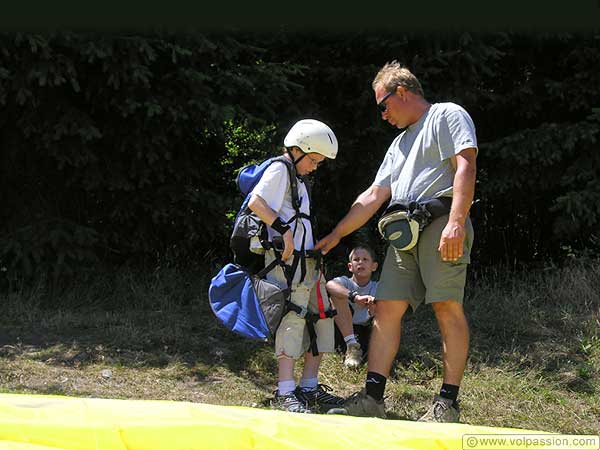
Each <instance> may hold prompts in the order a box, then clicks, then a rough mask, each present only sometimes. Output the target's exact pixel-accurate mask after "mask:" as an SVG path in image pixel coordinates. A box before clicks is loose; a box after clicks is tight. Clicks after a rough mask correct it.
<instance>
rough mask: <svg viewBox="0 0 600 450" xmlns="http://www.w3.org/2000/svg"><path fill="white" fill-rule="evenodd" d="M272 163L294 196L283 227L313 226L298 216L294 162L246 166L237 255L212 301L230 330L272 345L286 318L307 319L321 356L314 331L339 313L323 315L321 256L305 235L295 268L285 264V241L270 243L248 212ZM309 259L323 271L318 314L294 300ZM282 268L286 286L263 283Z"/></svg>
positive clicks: (240, 180) (233, 242)
mask: <svg viewBox="0 0 600 450" xmlns="http://www.w3.org/2000/svg"><path fill="white" fill-rule="evenodd" d="M274 162H281V163H283V164H284V165H285V167H286V169H287V171H288V175H289V179H290V188H291V189H290V190H291V194H292V206H293V208H294V211H295V214H294V216H293V217H292V218H290V219H289V220H288V221H287V222H284V225H288V226H290V225H291V224H293V223H294V222H295V224H296V226H295V227H294V233H295V232H296V231H297V224H298V223H300V224H302V226H303V227H304V223H303V221H302V220H301V219H308V220H309V221H310V223H311V226H312V223H313V220H312V217H311V216H310V215H307V214H305V213H302V212H300V199H299V197H298V178H297V174H296V167H295V165H294V163H293V162H292V161H290V160H289V159H288V158H286V157H284V156H279V157H274V158H270V159H267V160H266V161H263V162H262V163H261V164H258V165H256V164H251V165H248V166H245V167H243V168H242V169H241V170H240V172H239V174H238V177H237V180H236V183H237V185H238V187H239V189H240V191H241V192H242V194H244V195H245V196H246V197H245V199H244V202H243V203H242V206H241V208H240V210H239V212H238V214H237V215H236V218H235V222H234V226H233V232H232V234H231V239H230V247H231V249H232V251H233V254H234V263H229V264H227V265H225V266H224V267H223V268H222V269H221V270H220V271H219V273H218V274H217V275H215V277H213V278H212V280H211V284H210V287H209V291H208V294H209V301H210V305H211V308H212V310H213V312H214V314H215V315H216V316H217V318H218V319H219V320H220V321H221V322H222V323H223V324H224V325H225V326H226V327H227V328H229V329H230V330H232V331H235V332H237V333H239V334H241V335H243V336H246V337H249V338H254V339H261V340H268V339H269V338H273V337H274V336H275V333H276V331H277V328H278V327H279V324H280V323H281V320H282V319H283V317H284V316H285V315H286V314H287V313H288V311H294V312H295V313H296V314H298V316H299V317H301V318H303V319H304V320H306V324H307V330H308V334H309V337H310V348H311V351H312V353H313V355H315V356H316V355H318V349H317V344H316V337H317V336H316V332H315V328H314V324H315V323H316V322H317V321H318V320H320V319H325V318H331V317H333V316H335V314H336V312H337V311H336V310H335V309H331V308H330V309H329V311H325V307H324V301H323V296H322V293H321V289H320V282H321V276H322V261H321V254H320V252H318V251H313V250H305V249H304V247H305V238H306V230H304V233H303V237H302V245H301V248H300V250H294V253H293V260H292V264H291V265H287V264H285V262H283V260H282V259H281V254H282V253H283V247H284V246H283V238H282V237H281V236H275V237H273V240H272V241H269V239H268V230H267V226H266V224H265V223H264V222H263V221H262V220H260V218H259V217H258V216H257V215H256V214H255V213H254V212H253V211H252V210H251V209H250V208H249V207H248V203H249V201H250V197H251V192H252V190H253V189H254V187H255V186H256V184H257V183H258V181H259V180H260V178H261V177H262V175H263V174H264V172H265V170H266V169H267V168H268V167H269V166H270V165H271V164H272V163H274ZM266 250H272V251H273V254H274V256H275V258H274V259H273V261H271V262H270V263H269V264H268V265H267V266H266V267H262V266H264V254H265V251H266ZM306 258H314V259H316V263H317V266H320V267H321V271H320V274H319V279H318V280H317V287H316V292H317V300H318V305H319V313H318V314H317V313H311V312H309V311H308V309H307V308H304V307H300V306H298V305H296V304H295V303H293V302H292V301H291V291H292V289H291V288H292V281H293V277H294V274H295V273H296V270H297V269H298V266H300V280H299V282H302V281H304V279H305V277H306ZM277 266H280V267H281V268H282V271H283V274H284V276H285V279H286V282H287V287H286V288H280V287H279V286H278V285H276V284H274V283H272V282H270V281H268V280H266V279H265V276H266V275H267V274H268V273H269V272H270V271H271V270H273V269H274V268H275V267H277Z"/></svg>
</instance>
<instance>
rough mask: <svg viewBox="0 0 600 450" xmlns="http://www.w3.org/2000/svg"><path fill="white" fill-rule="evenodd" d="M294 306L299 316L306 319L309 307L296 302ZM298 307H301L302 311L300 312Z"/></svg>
mask: <svg viewBox="0 0 600 450" xmlns="http://www.w3.org/2000/svg"><path fill="white" fill-rule="evenodd" d="M294 306H295V307H296V308H297V309H296V310H295V312H296V314H298V317H300V318H301V319H306V316H307V315H308V308H306V307H304V306H298V305H296V304H295V303H294ZM298 309H300V312H298Z"/></svg>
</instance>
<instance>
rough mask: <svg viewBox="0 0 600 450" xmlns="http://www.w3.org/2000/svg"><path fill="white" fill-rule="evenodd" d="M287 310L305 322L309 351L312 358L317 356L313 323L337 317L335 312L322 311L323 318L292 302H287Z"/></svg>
mask: <svg viewBox="0 0 600 450" xmlns="http://www.w3.org/2000/svg"><path fill="white" fill-rule="evenodd" d="M288 310H290V311H294V312H295V313H296V314H298V316H299V317H300V318H301V319H304V320H305V321H306V329H307V330H308V337H309V339H310V351H311V353H312V354H313V356H318V355H319V349H318V348H317V332H316V331H315V323H316V322H317V320H321V319H330V318H332V317H335V316H336V315H337V310H335V309H330V310H329V311H324V312H323V317H321V314H317V313H312V312H310V311H309V310H308V309H307V308H303V307H301V306H298V305H296V304H295V303H292V302H288Z"/></svg>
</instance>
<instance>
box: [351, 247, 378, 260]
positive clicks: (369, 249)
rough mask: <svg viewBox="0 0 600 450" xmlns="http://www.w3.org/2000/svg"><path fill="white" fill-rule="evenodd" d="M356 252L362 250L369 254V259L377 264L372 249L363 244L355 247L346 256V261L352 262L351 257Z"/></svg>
mask: <svg viewBox="0 0 600 450" xmlns="http://www.w3.org/2000/svg"><path fill="white" fill-rule="evenodd" d="M357 250H364V251H366V252H367V253H368V254H369V256H370V257H371V259H372V260H373V261H374V262H377V255H376V254H375V252H374V251H373V249H372V248H371V247H369V246H368V245H363V244H361V245H357V246H355V247H354V248H353V249H352V250H351V251H350V254H349V255H348V261H352V257H353V256H354V253H355V252H356V251H357Z"/></svg>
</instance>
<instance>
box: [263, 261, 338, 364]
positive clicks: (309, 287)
mask: <svg viewBox="0 0 600 450" xmlns="http://www.w3.org/2000/svg"><path fill="white" fill-rule="evenodd" d="M273 259H274V256H273V251H272V250H269V251H267V252H266V254H265V265H267V264H269V263H270V262H271V261H273ZM319 273H320V267H318V266H317V265H316V261H315V260H314V259H312V258H307V259H306V276H305V278H304V281H303V282H302V283H300V282H299V279H300V275H301V274H300V265H299V264H298V268H297V270H296V273H295V275H294V280H293V283H292V295H291V300H292V302H293V303H295V304H296V305H298V306H302V307H305V308H306V307H308V310H309V311H310V312H312V313H318V312H319V303H318V298H317V288H318V289H320V290H321V295H322V298H323V301H324V308H325V311H329V310H330V309H331V302H330V301H329V297H328V296H327V291H326V289H325V277H324V276H321V280H320V282H318V280H319ZM266 278H267V279H268V280H269V281H272V282H274V283H276V284H277V285H279V286H281V287H285V286H287V282H286V280H285V276H284V275H283V270H282V269H281V267H279V266H278V267H276V268H275V269H273V270H271V271H270V272H269V273H268V274H267V276H266ZM317 282H318V283H317ZM314 326H315V332H316V333H317V349H318V350H319V353H328V352H333V351H334V323H333V319H332V318H327V319H320V320H318V321H317V322H316V323H315V324H314ZM309 345H310V338H309V336H308V329H307V327H306V321H305V320H304V319H302V318H300V317H299V316H298V314H296V313H295V312H293V311H290V312H288V313H287V314H286V315H285V316H284V317H283V319H282V320H281V324H280V325H279V328H277V332H276V334H275V355H276V356H277V357H278V358H279V357H282V356H284V355H285V356H288V357H290V358H292V359H298V358H300V357H301V356H302V355H303V354H304V353H305V352H306V351H308V349H309Z"/></svg>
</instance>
